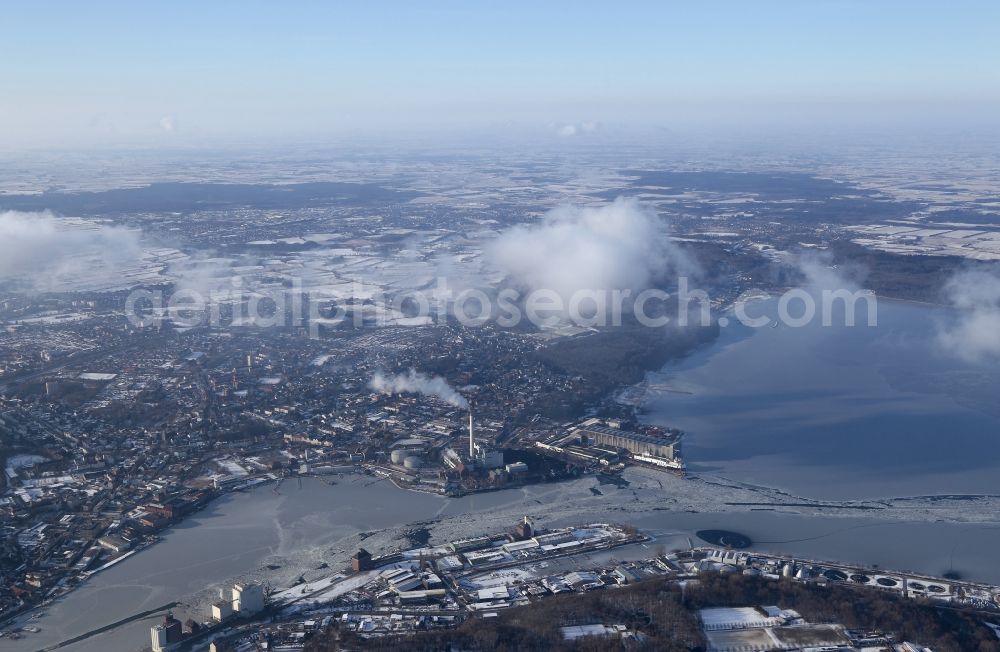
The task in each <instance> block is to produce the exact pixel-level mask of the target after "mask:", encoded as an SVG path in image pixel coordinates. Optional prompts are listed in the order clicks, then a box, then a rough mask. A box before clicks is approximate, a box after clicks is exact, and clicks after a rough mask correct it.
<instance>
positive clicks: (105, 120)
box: [0, 0, 1000, 149]
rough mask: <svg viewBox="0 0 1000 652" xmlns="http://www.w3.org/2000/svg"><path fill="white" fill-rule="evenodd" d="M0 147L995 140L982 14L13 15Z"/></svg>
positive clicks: (348, 5) (828, 4)
mask: <svg viewBox="0 0 1000 652" xmlns="http://www.w3.org/2000/svg"><path fill="white" fill-rule="evenodd" d="M0 12H2V13H0V16H2V17H0V30H2V38H0V80H2V84H0V147H6V148H8V149H11V148H13V149H16V148H32V147H60V146H66V147H73V146H100V145H108V146H110V145H125V144H132V145H141V146H158V145H169V144H185V143H188V144H197V143H208V142H224V141H227V140H232V141H247V142H258V141H259V142H265V141H267V142H280V141H281V140H282V139H290V140H291V139H302V138H323V137H329V136H337V135H344V134H361V133H364V134H381V135H385V136H387V137H394V136H399V135H406V134H412V133H416V132H428V133H433V132H443V133H447V132H457V131H468V132H478V133H483V134H488V133H490V132H491V131H496V130H504V129H523V130H526V132H529V133H534V131H532V130H537V133H539V134H546V135H547V136H551V137H554V138H585V137H588V136H590V135H593V134H594V133H596V132H599V131H601V130H602V129H613V128H623V129H637V130H641V129H652V128H657V129H668V130H671V129H678V130H684V129H707V130H713V129H736V130H739V129H751V128H759V127H774V128H782V127H784V126H801V127H805V128H808V127H810V126H813V125H829V124H838V125H846V126H850V125H892V124H895V125H902V126H904V127H908V128H922V127H923V126H924V125H927V124H933V125H948V124H952V125H954V124H960V125H967V126H969V127H970V128H977V127H979V126H995V125H996V122H997V118H996V117H995V116H996V115H1000V38H997V32H996V26H997V25H998V24H1000V3H996V2H993V1H990V0H984V1H981V2H968V1H962V0H958V1H951V2H947V3H945V2H923V1H920V0H910V1H906V2H903V1H889V0H886V1H870V2H869V1H858V2H854V1H850V0H808V1H806V0H802V1H799V0H788V1H781V2H777V1H767V0H754V1H735V2H722V1H712V0H707V1H697V2H696V1H695V0H689V1H684V2H669V1H659V2H628V1H619V2H603V3H596V2H594V3H591V2H585V1H580V0H578V1H576V2H558V1H552V2H539V1H538V0H535V1H532V2H517V1H512V0H507V1H504V2H468V1H465V2H434V1H433V0H427V1H424V2H394V1H391V0H386V1H382V2H307V1H304V0H303V1H298V2H288V3H278V2H253V1H240V2H233V1H213V2H187V1H184V0H179V1H175V2H170V3H145V2H139V3H137V2H113V1H105V2H101V1H99V0H95V1H94V2H46V1H44V0H40V1H38V2H16V3H7V4H6V5H5V6H4V7H3V9H2V10H0Z"/></svg>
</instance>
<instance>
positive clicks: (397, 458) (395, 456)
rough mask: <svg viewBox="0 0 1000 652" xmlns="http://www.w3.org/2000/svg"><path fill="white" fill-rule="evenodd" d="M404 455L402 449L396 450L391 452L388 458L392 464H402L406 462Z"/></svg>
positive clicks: (404, 452)
mask: <svg viewBox="0 0 1000 652" xmlns="http://www.w3.org/2000/svg"><path fill="white" fill-rule="evenodd" d="M406 455H407V453H406V451H405V450H403V449H402V448H397V449H396V450H394V451H392V453H391V454H390V455H389V458H390V459H391V460H392V463H393V464H402V463H403V462H404V461H405V460H406Z"/></svg>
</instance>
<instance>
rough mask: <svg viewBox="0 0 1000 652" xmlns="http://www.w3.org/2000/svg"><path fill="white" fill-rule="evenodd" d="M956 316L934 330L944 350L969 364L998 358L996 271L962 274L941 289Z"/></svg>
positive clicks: (999, 274) (999, 276) (999, 284)
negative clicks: (937, 329) (955, 311)
mask: <svg viewBox="0 0 1000 652" xmlns="http://www.w3.org/2000/svg"><path fill="white" fill-rule="evenodd" d="M944 292H945V296H946V298H947V299H948V302H949V303H950V304H951V306H953V307H954V308H955V309H956V310H957V311H958V316H957V317H956V319H954V320H953V321H951V322H949V323H948V324H947V325H944V326H942V327H941V328H940V329H939V331H938V342H939V343H940V344H941V345H942V346H943V347H944V348H945V350H947V351H949V352H951V353H953V354H955V355H957V356H959V357H960V358H962V359H963V360H968V361H970V362H980V361H983V360H984V359H992V360H995V359H997V358H1000V271H998V270H994V271H991V272H987V271H966V272H960V273H958V274H956V275H955V276H953V277H952V278H951V279H950V280H949V281H948V282H947V283H946V284H945V287H944Z"/></svg>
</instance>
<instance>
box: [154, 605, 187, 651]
mask: <svg viewBox="0 0 1000 652" xmlns="http://www.w3.org/2000/svg"><path fill="white" fill-rule="evenodd" d="M149 634H150V638H151V639H152V648H153V652H165V651H166V650H169V649H171V648H172V647H173V646H174V645H176V644H177V643H180V642H181V640H182V639H183V638H184V634H183V631H182V628H181V621H179V620H177V619H176V618H174V616H173V614H170V613H168V614H167V615H165V616H164V617H163V622H162V623H160V624H158V625H153V626H152V627H151V628H150V629H149Z"/></svg>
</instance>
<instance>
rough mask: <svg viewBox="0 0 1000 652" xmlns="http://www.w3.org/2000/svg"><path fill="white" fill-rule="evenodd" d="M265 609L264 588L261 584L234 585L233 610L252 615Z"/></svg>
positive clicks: (244, 614) (243, 614) (240, 613)
mask: <svg viewBox="0 0 1000 652" xmlns="http://www.w3.org/2000/svg"><path fill="white" fill-rule="evenodd" d="M263 610H264V588H263V587H262V586H260V585H259V584H237V585H236V586H234V587H233V611H234V612H236V613H238V614H239V615H241V616H250V615H252V614H255V613H257V612H258V611H263Z"/></svg>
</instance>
